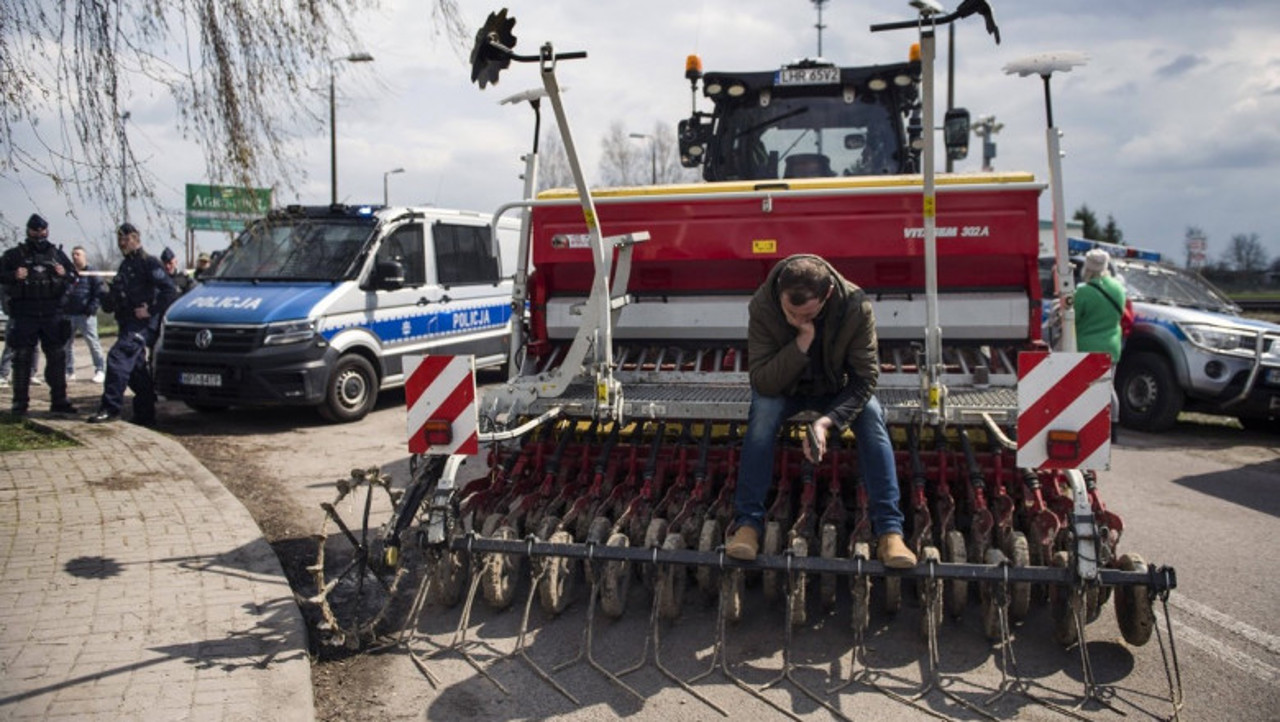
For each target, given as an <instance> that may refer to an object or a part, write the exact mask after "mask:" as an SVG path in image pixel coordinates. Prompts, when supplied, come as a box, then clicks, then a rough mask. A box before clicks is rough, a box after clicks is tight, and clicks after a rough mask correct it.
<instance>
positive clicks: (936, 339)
mask: <svg viewBox="0 0 1280 722" xmlns="http://www.w3.org/2000/svg"><path fill="white" fill-rule="evenodd" d="M936 45H937V39H936V38H935V36H934V30H933V28H932V27H929V28H925V29H922V30H921V32H920V64H921V69H922V70H923V75H924V77H923V78H922V80H921V89H920V94H921V96H922V100H923V105H924V108H923V111H922V112H923V116H924V117H923V118H921V125H922V131H921V132H922V133H923V135H924V137H923V140H924V149H923V151H922V155H923V163H922V172H923V176H924V179H923V182H924V201H923V211H924V283H925V336H924V339H925V363H926V364H927V366H928V380H929V388H928V394H929V398H928V399H927V402H928V403H927V406H926V408H927V409H928V413H929V420H928V422H929V423H931V424H932V423H936V422H937V415H938V413H939V403H940V401H941V387H940V385H939V384H940V380H939V379H940V377H941V375H942V328H941V327H940V326H939V325H938V229H937V210H938V206H937V202H938V198H937V192H936V190H935V186H934V175H935V173H934V145H935V144H936V143H935V139H934V130H933V115H934V110H933V75H934V73H933V60H934V52H935V49H936Z"/></svg>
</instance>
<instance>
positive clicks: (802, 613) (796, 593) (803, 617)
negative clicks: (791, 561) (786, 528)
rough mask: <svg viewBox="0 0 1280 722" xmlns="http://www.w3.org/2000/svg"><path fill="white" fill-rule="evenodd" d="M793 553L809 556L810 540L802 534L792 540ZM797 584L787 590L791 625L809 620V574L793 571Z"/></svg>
mask: <svg viewBox="0 0 1280 722" xmlns="http://www.w3.org/2000/svg"><path fill="white" fill-rule="evenodd" d="M791 553H792V554H794V555H795V556H797V557H807V556H809V542H808V541H806V540H805V538H804V537H802V536H798V535H797V536H796V538H794V539H792V540H791ZM791 578H792V579H794V580H795V584H794V585H793V586H792V587H791V588H790V589H788V590H787V604H788V605H790V609H791V626H792V627H801V626H804V624H805V623H806V622H808V621H809V604H808V600H809V595H808V589H809V575H808V574H806V573H804V572H793V573H792V576H791Z"/></svg>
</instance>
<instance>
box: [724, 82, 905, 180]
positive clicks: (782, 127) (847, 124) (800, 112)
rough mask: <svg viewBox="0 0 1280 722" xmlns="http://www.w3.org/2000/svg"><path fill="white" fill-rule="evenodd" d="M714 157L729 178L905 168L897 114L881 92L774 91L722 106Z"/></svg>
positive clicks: (847, 173)
mask: <svg viewBox="0 0 1280 722" xmlns="http://www.w3.org/2000/svg"><path fill="white" fill-rule="evenodd" d="M721 112H722V115H721V118H720V125H719V128H718V129H717V135H718V147H717V148H716V149H715V150H714V151H713V153H714V154H715V156H714V157H713V159H712V160H713V162H715V163H716V164H717V167H718V168H719V170H720V171H721V172H720V174H719V177H720V178H721V179H724V180H733V179H749V180H765V179H772V178H800V177H822V176H865V175H883V174H887V173H898V172H901V170H902V164H903V163H902V162H903V159H902V158H901V157H899V156H900V151H899V140H898V134H897V132H896V131H895V127H894V116H893V114H892V113H891V112H890V110H889V108H888V107H887V106H885V105H883V104H881V103H880V102H878V101H877V99H876V98H875V96H866V97H864V98H859V99H857V100H855V101H854V102H852V103H846V102H845V101H844V99H843V98H841V97H834V96H831V97H823V96H809V97H776V96H775V97H774V98H773V100H772V102H771V103H770V104H769V105H768V106H766V107H760V106H759V105H742V106H737V107H725V108H722V109H721Z"/></svg>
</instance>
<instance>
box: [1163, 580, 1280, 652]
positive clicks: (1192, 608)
mask: <svg viewBox="0 0 1280 722" xmlns="http://www.w3.org/2000/svg"><path fill="white" fill-rule="evenodd" d="M1169 604H1171V605H1173V606H1175V607H1177V608H1178V609H1181V610H1182V611H1184V612H1186V613H1187V614H1191V615H1193V616H1196V617H1200V618H1202V619H1205V620H1207V621H1210V622H1213V623H1214V624H1216V625H1218V626H1219V627H1222V628H1223V629H1225V630H1227V631H1228V632H1232V633H1233V634H1235V635H1236V636H1239V637H1242V638H1244V639H1245V640H1247V641H1249V642H1252V643H1254V644H1256V645H1258V646H1259V647H1262V648H1263V649H1265V650H1267V651H1268V652H1271V653H1272V654H1280V637H1277V636H1276V635H1274V634H1268V633H1266V632H1264V631H1262V630H1261V629H1258V628H1257V627H1253V626H1250V625H1248V624H1245V623H1244V622H1242V621H1240V620H1238V619H1235V618H1233V617H1229V616H1227V615H1226V614H1223V613H1222V612H1219V611H1218V610H1216V609H1213V608H1212V607H1207V606H1205V605H1203V604H1201V603H1200V602H1197V601H1195V600H1194V599H1190V598H1188V597H1186V596H1179V595H1177V594H1170V595H1169Z"/></svg>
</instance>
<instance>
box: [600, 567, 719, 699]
mask: <svg viewBox="0 0 1280 722" xmlns="http://www.w3.org/2000/svg"><path fill="white" fill-rule="evenodd" d="M654 556H655V557H656V556H657V549H656V548H655V549H654ZM654 563H655V564H656V563H657V562H654ZM666 584H667V575H666V574H664V573H662V570H661V569H660V570H659V572H658V574H657V577H656V580H655V582H654V585H653V608H652V610H651V611H650V613H649V633H648V635H646V636H645V640H644V653H643V654H642V655H641V657H640V661H639V662H637V663H636V664H634V665H633V666H631V667H628V668H626V669H624V670H620V671H619V672H618V676H619V677H623V676H625V675H628V674H631V673H632V672H635V671H637V670H639V669H641V668H642V667H644V665H645V662H647V661H648V659H649V640H650V639H652V640H653V665H654V666H655V667H657V669H658V671H659V672H661V673H662V675H663V676H664V677H666V678H667V679H669V680H671V681H672V682H675V683H676V684H678V685H680V688H681V689H683V690H684V691H686V692H688V693H689V694H691V695H693V696H694V697H697V698H698V700H699V701H700V702H702V703H703V704H705V705H707V706H708V707H710V708H711V709H714V710H715V711H717V712H719V713H720V714H721V715H723V716H725V717H728V716H729V713H728V712H726V711H724V710H723V709H722V708H721V707H720V706H719V705H717V704H716V703H715V702H712V701H711V700H709V699H707V698H706V697H703V696H702V695H701V694H699V693H698V691H697V690H695V689H694V688H693V687H690V686H689V684H688V683H687V682H685V681H684V680H683V679H680V678H679V677H677V676H675V675H674V674H672V673H671V670H669V669H667V668H666V667H665V666H663V664H662V653H661V651H660V649H659V647H660V645H661V644H662V635H661V632H660V631H659V630H660V629H661V626H662V621H661V618H660V615H659V614H658V609H659V603H658V600H659V599H661V598H662V594H663V592H664V591H666Z"/></svg>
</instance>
